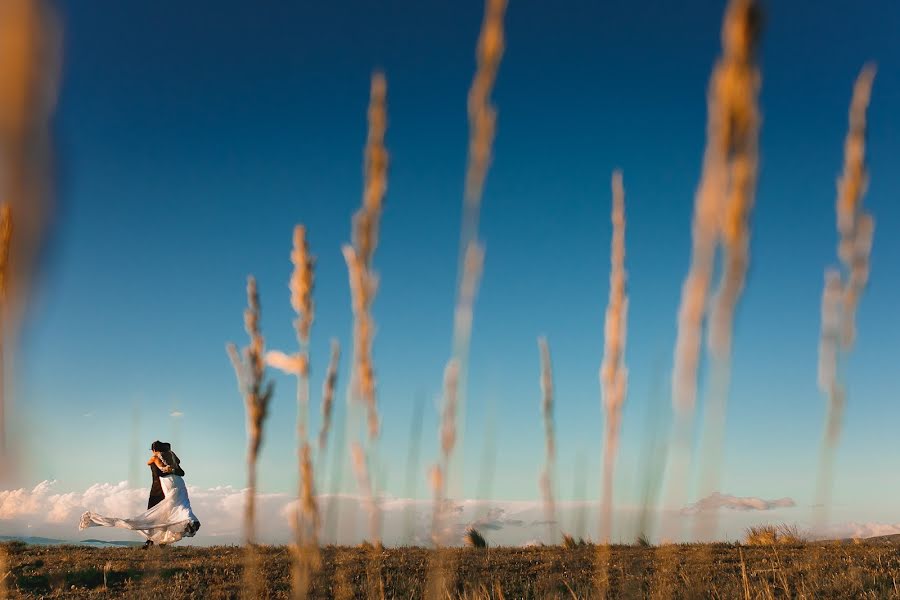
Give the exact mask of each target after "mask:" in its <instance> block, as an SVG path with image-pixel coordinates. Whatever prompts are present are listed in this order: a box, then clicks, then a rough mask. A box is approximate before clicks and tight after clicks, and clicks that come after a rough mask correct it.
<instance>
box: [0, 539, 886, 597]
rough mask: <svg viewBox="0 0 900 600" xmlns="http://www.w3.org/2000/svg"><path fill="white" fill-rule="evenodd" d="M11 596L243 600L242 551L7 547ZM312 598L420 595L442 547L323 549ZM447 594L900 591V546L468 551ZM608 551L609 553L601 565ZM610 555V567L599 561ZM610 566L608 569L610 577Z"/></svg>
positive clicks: (271, 564) (280, 575)
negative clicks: (431, 563)
mask: <svg viewBox="0 0 900 600" xmlns="http://www.w3.org/2000/svg"><path fill="white" fill-rule="evenodd" d="M6 546H7V548H8V550H9V564H8V566H7V568H8V569H9V571H8V572H7V574H6V578H5V581H6V582H7V585H8V589H9V592H10V597H13V598H101V597H102V598H106V597H110V598H238V597H240V592H241V589H242V560H243V556H244V554H243V550H242V549H241V548H240V547H236V546H220V547H212V548H190V547H168V548H161V549H152V550H150V551H144V550H141V549H139V548H88V547H78V546H29V545H25V544H20V543H11V544H7V545H6ZM322 551H323V563H322V564H323V568H322V570H321V571H319V573H318V574H317V575H316V577H315V578H314V580H313V582H312V588H311V590H310V597H312V598H367V597H370V598H371V597H374V598H422V597H424V595H425V586H426V581H427V572H428V568H429V561H430V558H431V553H432V552H434V551H432V550H426V549H422V548H393V549H385V550H382V551H375V550H373V549H371V548H367V547H354V548H347V547H333V546H330V547H325V548H323V549H322ZM443 552H445V553H447V556H446V557H445V558H446V560H445V564H448V565H450V566H452V568H453V571H454V577H453V580H452V583H451V589H450V590H448V591H447V592H445V593H444V594H443V596H442V597H444V598H508V599H511V598H598V597H601V596H602V595H603V590H602V589H600V590H598V588H597V584H598V582H600V584H601V585H602V583H603V582H604V581H606V582H607V586H608V587H607V589H606V591H605V592H606V593H605V595H606V597H610V598H900V547H898V546H896V545H894V544H875V543H868V544H867V543H861V544H854V543H844V544H838V543H830V544H824V543H823V544H800V545H787V544H780V545H768V546H766V545H739V544H690V545H669V546H659V547H641V546H612V547H610V548H609V551H608V552H604V550H603V549H602V548H598V547H596V546H580V547H576V548H565V547H562V546H538V547H530V548H488V549H473V548H458V549H447V550H443ZM261 555H262V565H261V567H262V568H261V570H260V571H261V576H262V577H263V578H264V582H263V585H264V595H265V597H269V598H288V597H290V594H291V580H290V552H289V549H288V548H286V547H264V548H262V549H261ZM598 556H600V557H607V560H605V561H603V562H600V563H598V560H597V559H598ZM604 563H605V564H607V565H608V566H607V568H606V569H600V570H599V571H598V570H597V569H596V568H595V565H597V564H604ZM604 572H605V576H606V578H604Z"/></svg>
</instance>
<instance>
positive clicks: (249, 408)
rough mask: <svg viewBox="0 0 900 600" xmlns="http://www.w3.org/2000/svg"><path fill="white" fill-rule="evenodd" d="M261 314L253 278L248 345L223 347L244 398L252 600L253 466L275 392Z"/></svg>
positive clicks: (251, 592)
mask: <svg viewBox="0 0 900 600" xmlns="http://www.w3.org/2000/svg"><path fill="white" fill-rule="evenodd" d="M260 314H261V309H260V304H259V293H258V291H257V289H256V279H254V278H253V276H250V277H248V278H247V309H246V310H245V311H244V329H246V331H247V335H248V336H250V343H249V344H248V345H247V347H245V348H244V350H243V352H242V353H240V354H239V353H238V350H237V347H236V346H235V345H234V344H231V343H229V344H228V345H227V346H226V350H227V351H228V356H229V358H230V359H231V364H232V366H233V367H234V372H235V376H236V377H237V382H238V389H239V390H240V392H241V395H242V396H243V397H244V408H245V410H246V413H247V438H248V439H247V442H248V443H247V495H246V501H245V503H244V540H245V542H246V546H247V549H246V561H247V569H246V572H245V575H246V576H247V577H246V588H245V590H244V592H245V594H246V595H247V596H248V597H251V598H253V597H256V596H257V595H258V594H257V590H258V586H259V583H260V582H259V579H258V578H257V577H256V573H255V570H256V564H257V558H256V552H255V550H254V547H253V544H254V542H255V540H256V522H255V520H256V465H257V460H258V458H259V448H260V446H261V444H262V441H263V423H264V422H265V419H266V416H267V414H268V410H269V401H270V400H271V399H272V393H273V391H274V386H273V384H272V382H271V381H266V380H265V374H266V364H265V359H264V356H265V340H264V338H263V336H262V330H261V328H260Z"/></svg>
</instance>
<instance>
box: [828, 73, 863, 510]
mask: <svg viewBox="0 0 900 600" xmlns="http://www.w3.org/2000/svg"><path fill="white" fill-rule="evenodd" d="M874 78H875V68H874V67H873V66H871V65H867V66H865V67H864V68H863V69H862V71H861V72H860V74H859V77H857V79H856V83H855V84H854V86H853V98H852V99H851V101H850V113H849V122H850V123H849V129H848V132H847V138H846V140H845V142H844V168H843V172H842V173H841V176H840V177H839V179H838V184H837V188H838V194H837V202H836V206H835V208H836V212H837V229H838V234H839V236H840V241H839V244H838V258H839V259H840V262H841V264H842V265H843V267H844V270H845V271H846V282H845V281H844V275H843V274H842V273H841V271H840V270H839V269H835V268H828V269H826V271H825V287H824V289H823V290H822V306H821V315H822V326H821V333H820V336H819V369H818V384H819V389H820V390H821V392H822V393H823V394H824V395H825V396H826V397H827V398H828V408H827V414H826V419H825V435H824V439H823V445H822V453H821V456H820V466H819V481H818V490H817V492H816V495H817V496H818V498H817V504H819V505H822V506H823V507H827V504H828V497H829V495H830V488H831V471H832V469H833V461H834V456H833V455H834V451H835V449H836V447H837V443H838V439H839V437H840V432H841V424H842V421H843V414H844V403H845V401H846V393H845V390H844V387H843V386H842V385H841V383H840V381H839V378H838V363H839V359H840V354H841V351H842V350H844V351H847V350H849V349H850V347H851V346H852V344H853V341H854V338H855V337H856V309H857V305H858V304H859V297H860V295H861V293H862V290H863V289H864V288H865V286H866V284H867V283H868V280H869V256H870V254H871V252H872V236H873V234H874V230H875V221H874V219H873V218H872V216H871V215H870V214H868V213H866V212H864V211H863V209H862V198H863V195H864V194H865V192H866V187H867V186H868V173H867V170H866V162H865V148H866V110H867V109H868V106H869V99H870V98H871V95H872V83H873V81H874ZM823 518H824V515H823V512H822V511H819V515H818V520H822V519H823ZM819 524H820V525H821V524H823V523H819Z"/></svg>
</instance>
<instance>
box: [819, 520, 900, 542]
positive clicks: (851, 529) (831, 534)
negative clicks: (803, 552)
mask: <svg viewBox="0 0 900 600" xmlns="http://www.w3.org/2000/svg"><path fill="white" fill-rule="evenodd" d="M898 534H900V523H879V522H875V521H872V522H864V523H860V522H856V521H849V522H846V523H839V524H836V525H831V526H829V527H827V528H825V529H823V530H819V531H816V532H814V537H817V538H825V539H832V540H835V539H838V540H842V539H851V538H857V539H861V538H870V537H878V536H882V535H898Z"/></svg>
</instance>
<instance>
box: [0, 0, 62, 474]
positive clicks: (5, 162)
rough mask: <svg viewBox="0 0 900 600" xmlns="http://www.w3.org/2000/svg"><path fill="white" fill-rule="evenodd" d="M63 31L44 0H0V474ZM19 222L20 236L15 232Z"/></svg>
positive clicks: (38, 237)
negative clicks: (0, 216)
mask: <svg viewBox="0 0 900 600" xmlns="http://www.w3.org/2000/svg"><path fill="white" fill-rule="evenodd" d="M60 38H61V36H60V30H59V24H58V22H57V20H56V15H55V12H53V11H52V10H51V9H50V5H49V4H48V3H46V2H44V1H43V0H4V1H3V2H0V199H2V201H3V202H4V208H3V211H4V213H6V214H5V215H4V224H3V227H4V231H3V233H2V235H3V239H2V245H3V252H4V254H5V256H4V265H3V268H2V270H3V275H2V277H3V282H2V286H3V299H2V302H3V305H2V314H0V319H2V323H0V337H2V340H0V344H2V345H3V346H4V347H3V348H0V350H4V351H5V355H4V356H0V369H2V372H0V476H2V475H6V474H8V473H9V471H10V470H11V469H13V468H14V467H15V460H14V457H10V456H7V455H6V453H7V451H8V450H9V447H8V442H7V438H6V433H7V424H6V418H7V408H8V404H9V403H10V398H7V396H6V393H5V392H6V390H7V389H11V385H10V382H9V381H8V380H7V378H8V375H9V373H7V372H6V370H5V365H6V364H8V363H10V362H11V355H12V352H11V350H12V347H6V342H8V341H9V342H15V340H16V337H17V334H18V325H19V323H20V322H21V318H22V315H23V313H24V311H25V310H26V308H27V303H28V293H29V291H30V287H31V282H32V281H33V278H34V275H35V273H36V271H37V268H38V266H39V265H38V257H39V256H38V255H39V253H40V251H41V249H42V246H43V243H44V240H45V233H46V228H47V223H48V221H49V219H50V217H51V213H52V206H51V200H52V197H51V192H52V190H51V188H52V183H53V180H52V173H51V171H50V159H51V153H52V152H51V136H50V117H51V114H52V112H53V110H54V108H55V103H56V97H57V86H58V80H59V68H60V54H61V53H60V46H61V43H60ZM12 223H15V235H14V236H13V235H12Z"/></svg>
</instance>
